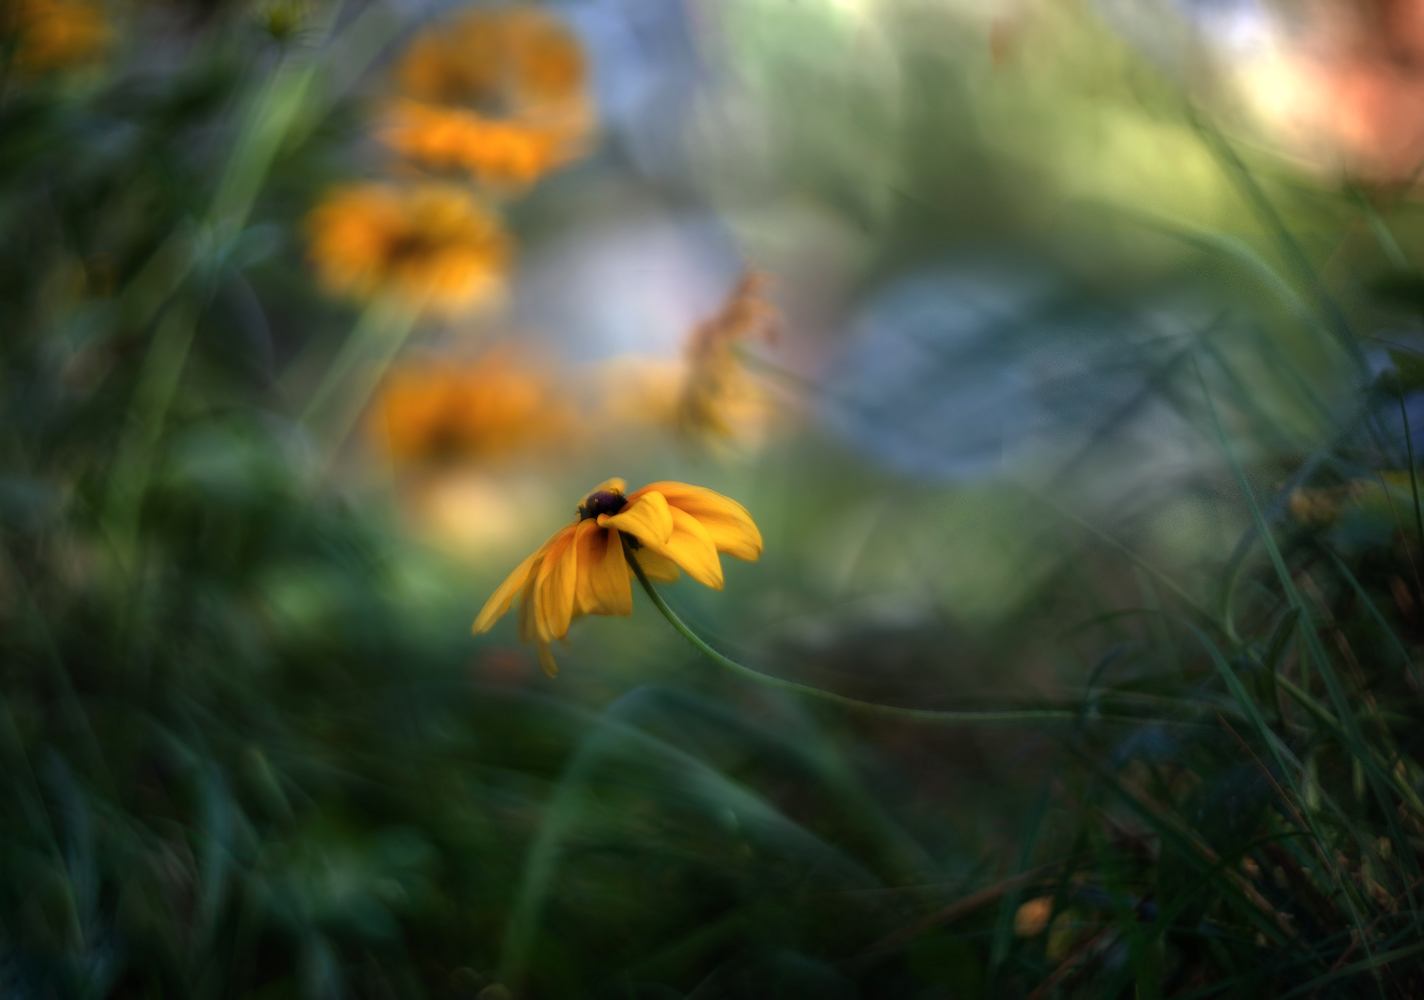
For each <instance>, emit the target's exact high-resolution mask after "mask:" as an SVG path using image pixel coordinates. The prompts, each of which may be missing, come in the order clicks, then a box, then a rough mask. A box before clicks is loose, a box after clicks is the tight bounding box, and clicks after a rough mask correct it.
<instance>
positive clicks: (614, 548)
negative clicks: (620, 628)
mask: <svg viewBox="0 0 1424 1000" xmlns="http://www.w3.org/2000/svg"><path fill="white" fill-rule="evenodd" d="M584 524H587V525H589V526H590V527H591V528H592V529H593V530H592V531H590V532H588V533H587V534H586V535H583V536H581V537H580V542H581V543H582V544H583V546H584V547H583V548H582V549H581V550H580V552H579V579H578V603H579V607H580V608H581V609H582V611H583V612H584V614H590V615H618V616H620V617H626V616H628V615H631V614H632V613H633V590H632V588H631V587H630V586H629V585H628V562H627V560H626V559H624V558H623V539H622V537H621V536H620V535H619V534H618V529H617V528H608V529H607V530H604V529H601V528H598V527H595V526H594V525H593V522H591V521H585V522H584Z"/></svg>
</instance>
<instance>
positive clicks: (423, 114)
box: [380, 101, 579, 185]
mask: <svg viewBox="0 0 1424 1000" xmlns="http://www.w3.org/2000/svg"><path fill="white" fill-rule="evenodd" d="M387 114H388V117H387V122H386V125H385V127H384V128H383V129H382V131H381V132H380V137H381V139H382V141H384V142H385V143H386V145H388V146H390V147H391V148H392V149H393V150H395V151H396V152H397V153H399V154H401V155H402V156H407V157H410V158H411V159H413V160H419V161H420V162H422V163H424V164H426V165H427V166H430V167H434V168H436V169H441V170H446V169H459V170H465V171H467V172H469V173H471V174H473V175H475V176H476V177H479V178H480V179H481V180H484V181H488V182H491V183H494V184H511V185H525V184H529V183H532V182H533V181H535V180H537V179H539V178H540V177H542V176H543V175H544V174H547V173H548V172H549V171H550V170H552V169H553V168H554V167H556V166H559V165H560V164H563V163H566V162H568V161H569V160H572V159H574V158H575V157H576V156H577V155H578V153H579V148H578V145H577V138H578V130H577V129H569V128H560V127H556V126H555V125H554V124H553V123H545V124H538V123H533V122H523V121H504V120H501V119H497V118H489V117H486V116H485V115H482V114H480V113H479V112H476V111H468V110H466V109H464V108H450V107H444V106H440V105H434V104H420V103H418V102H416V101H397V102H394V103H393V104H392V105H391V106H390V108H389V110H388V113H387Z"/></svg>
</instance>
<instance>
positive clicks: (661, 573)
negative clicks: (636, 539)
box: [628, 549, 682, 583]
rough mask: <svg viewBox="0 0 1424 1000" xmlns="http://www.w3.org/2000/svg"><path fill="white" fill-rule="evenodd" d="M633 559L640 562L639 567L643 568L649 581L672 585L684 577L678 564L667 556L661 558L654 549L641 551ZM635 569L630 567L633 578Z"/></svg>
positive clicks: (629, 570) (629, 571) (629, 572)
mask: <svg viewBox="0 0 1424 1000" xmlns="http://www.w3.org/2000/svg"><path fill="white" fill-rule="evenodd" d="M633 558H634V559H636V560H638V565H639V566H641V567H643V572H644V574H646V575H647V577H648V579H649V580H657V581H658V582H659V583H672V582H673V581H675V580H676V579H677V578H678V577H680V576H682V571H681V570H679V569H678V568H677V563H675V562H673V561H672V560H671V559H669V558H668V557H667V556H660V555H658V554H657V553H656V552H654V551H653V550H652V549H639V550H638V551H637V552H636V553H634V554H633ZM632 573H633V568H632V567H631V566H630V567H628V574H629V575H630V576H631V575H632Z"/></svg>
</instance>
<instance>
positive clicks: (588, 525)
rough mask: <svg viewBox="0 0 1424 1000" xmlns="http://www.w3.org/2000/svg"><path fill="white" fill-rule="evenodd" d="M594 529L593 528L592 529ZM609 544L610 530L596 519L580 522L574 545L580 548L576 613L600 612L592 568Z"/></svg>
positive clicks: (598, 561)
mask: <svg viewBox="0 0 1424 1000" xmlns="http://www.w3.org/2000/svg"><path fill="white" fill-rule="evenodd" d="M590 529H592V530H590ZM607 544H608V532H606V531H604V530H603V529H602V528H600V527H599V526H598V525H597V524H596V523H595V522H594V521H592V520H588V519H585V520H583V521H580V522H579V526H578V532H577V534H576V535H575V537H574V545H575V547H577V549H578V566H579V572H578V577H577V579H576V580H575V581H574V614H575V615H596V614H600V613H601V612H599V610H598V607H599V602H598V595H597V594H596V593H595V592H594V589H593V573H592V568H593V567H594V566H596V565H597V564H598V563H600V562H601V561H602V560H603V555H604V551H603V550H604V548H605V546H607Z"/></svg>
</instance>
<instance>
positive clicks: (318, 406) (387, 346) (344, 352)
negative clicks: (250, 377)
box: [302, 300, 420, 469]
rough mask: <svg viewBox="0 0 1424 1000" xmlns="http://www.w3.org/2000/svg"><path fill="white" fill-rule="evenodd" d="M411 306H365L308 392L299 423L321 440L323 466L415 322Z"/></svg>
mask: <svg viewBox="0 0 1424 1000" xmlns="http://www.w3.org/2000/svg"><path fill="white" fill-rule="evenodd" d="M419 312H420V309H419V307H418V306H416V305H413V304H402V303H396V302H394V301H392V300H377V301H375V302H372V303H371V304H370V305H369V306H367V307H366V310H365V312H363V313H362V314H361V318H360V319H359V320H357V321H356V326H355V327H354V328H353V329H352V331H351V333H350V335H349V336H347V338H346V342H345V343H343V344H342V345H341V350H340V351H339V352H338V353H337V355H336V358H335V360H333V361H332V363H331V367H330V368H328V369H327V371H326V374H325V375H324V376H323V377H322V380H321V384H320V385H318V386H317V388H316V391H315V392H314V393H312V397H311V400H310V402H308V403H307V407H306V411H305V412H304V413H303V414H302V424H303V425H304V426H305V427H306V428H307V430H308V431H311V432H312V433H313V434H316V435H318V437H319V440H320V441H321V443H322V449H323V456H322V468H323V469H325V468H327V467H329V466H330V464H331V463H332V462H333V461H334V460H335V457H336V454H337V452H339V451H340V450H341V445H342V442H344V441H345V440H346V436H347V435H348V434H349V433H350V432H351V428H352V426H353V425H354V424H355V422H356V418H357V417H358V416H360V414H361V411H362V410H363V409H365V407H366V403H367V402H368V401H369V400H370V398H371V395H372V393H374V392H375V391H376V387H377V386H378V385H380V383H381V379H382V378H384V377H385V373H386V370H387V369H388V368H389V367H390V364H391V362H392V361H393V360H394V359H395V356H396V355H397V354H398V353H400V349H401V347H402V346H403V345H404V344H405V341H406V338H407V337H408V336H409V335H410V332H411V330H412V329H413V328H414V326H415V321H416V318H417V316H418V315H419Z"/></svg>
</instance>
